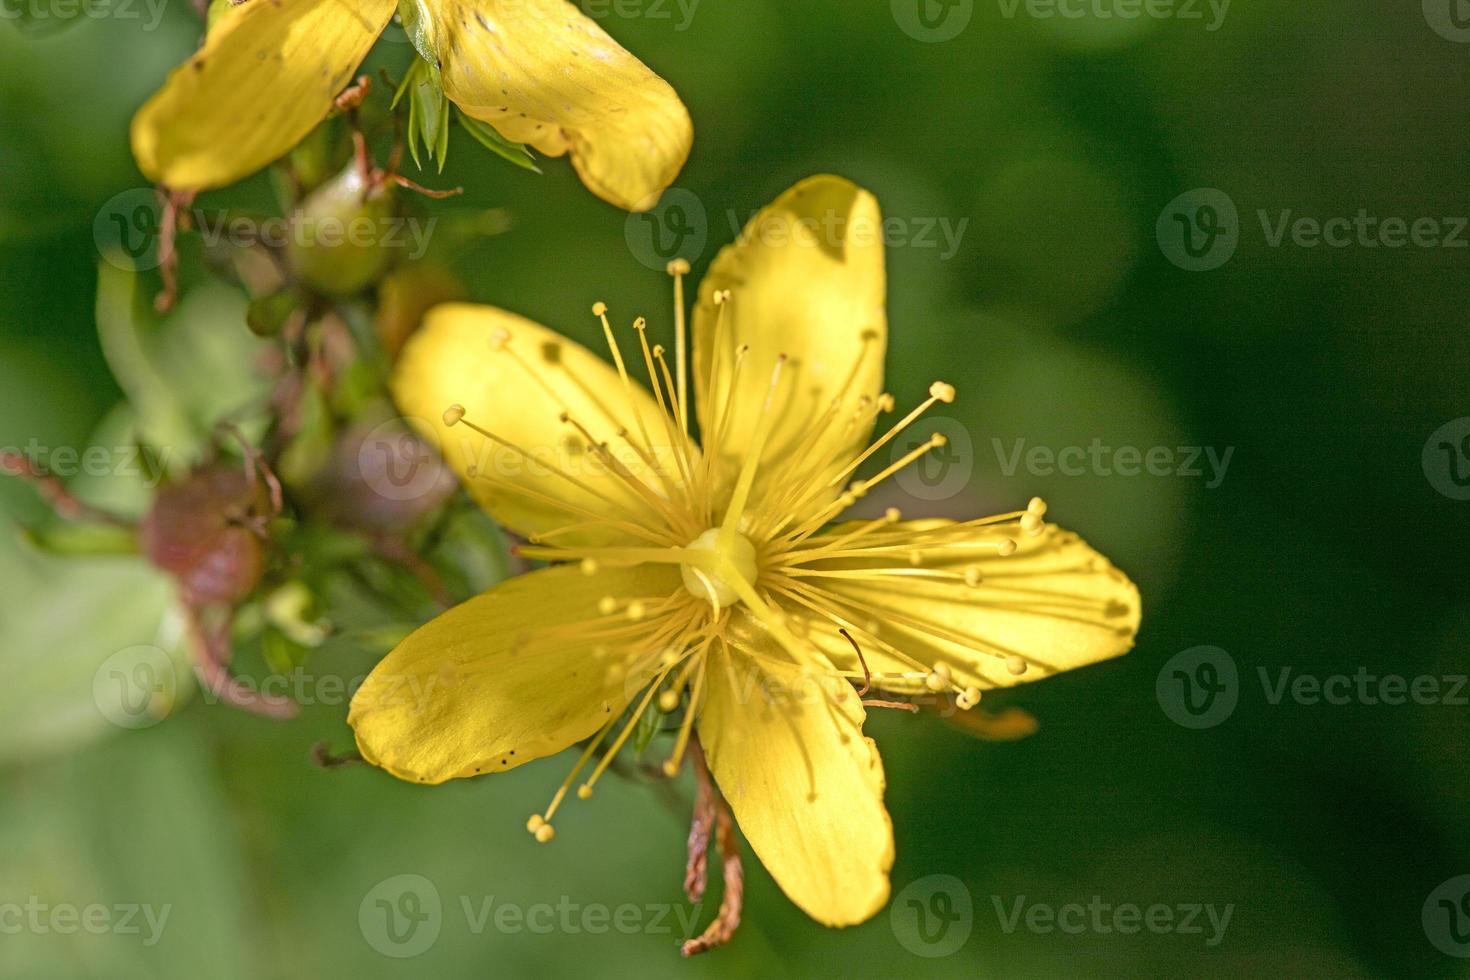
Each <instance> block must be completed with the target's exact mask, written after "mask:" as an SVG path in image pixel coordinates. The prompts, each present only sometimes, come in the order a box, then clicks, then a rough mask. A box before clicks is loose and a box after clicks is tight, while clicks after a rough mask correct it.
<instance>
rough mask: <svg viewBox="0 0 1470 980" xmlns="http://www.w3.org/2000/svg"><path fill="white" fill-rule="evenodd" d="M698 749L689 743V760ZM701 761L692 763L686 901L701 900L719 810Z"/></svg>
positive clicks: (712, 786) (712, 784) (710, 781)
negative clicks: (692, 804) (691, 817)
mask: <svg viewBox="0 0 1470 980" xmlns="http://www.w3.org/2000/svg"><path fill="white" fill-rule="evenodd" d="M697 751H698V750H697V748H696V747H695V745H694V742H693V741H692V740H691V747H690V749H689V756H690V758H691V759H692V758H694V757H695V753H696V752H697ZM703 762H704V760H703V758H702V757H701V758H700V759H699V761H698V762H696V763H695V764H694V772H695V775H696V777H697V778H696V784H697V785H696V789H695V795H694V817H693V819H692V820H691V821H690V824H689V863H688V864H687V865H686V867H685V869H684V894H685V895H688V896H689V901H691V902H698V901H699V900H700V899H702V898H704V889H705V886H706V885H707V884H708V883H709V843H710V835H711V834H713V833H714V829H715V821H716V819H717V817H718V813H717V811H718V810H719V802H718V797H717V794H718V792H719V791H718V790H716V789H715V785H714V780H712V779H710V778H709V772H708V771H707V770H706V769H705V768H704V765H703Z"/></svg>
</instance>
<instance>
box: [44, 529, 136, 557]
mask: <svg viewBox="0 0 1470 980" xmlns="http://www.w3.org/2000/svg"><path fill="white" fill-rule="evenodd" d="M21 538H22V539H23V540H24V541H25V542H26V543H27V544H28V545H30V546H31V547H33V548H35V549H36V550H38V551H41V552H44V553H46V554H48V555H58V556H62V555H77V556H84V557H92V558H97V557H101V556H103V555H136V554H137V553H138V534H137V532H136V531H134V530H133V529H132V528H129V527H119V526H118V525H116V524H61V523H58V524H52V525H48V526H47V527H28V528H22V529H21Z"/></svg>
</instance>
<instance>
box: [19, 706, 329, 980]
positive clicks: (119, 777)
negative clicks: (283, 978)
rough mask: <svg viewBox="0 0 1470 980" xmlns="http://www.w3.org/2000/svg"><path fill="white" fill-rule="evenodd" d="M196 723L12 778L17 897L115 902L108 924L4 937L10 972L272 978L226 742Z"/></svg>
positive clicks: (181, 722)
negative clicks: (231, 789)
mask: <svg viewBox="0 0 1470 980" xmlns="http://www.w3.org/2000/svg"><path fill="white" fill-rule="evenodd" d="M194 721H195V719H188V720H185V719H178V720H177V721H176V722H173V723H170V724H168V725H162V726H159V728H157V729H154V730H150V731H147V732H135V733H130V734H129V735H128V736H127V737H124V738H119V739H116V740H115V741H113V742H111V743H110V744H107V745H104V746H100V747H98V748H96V749H94V750H92V751H88V752H83V753H78V754H77V755H75V756H72V757H71V758H67V759H58V760H55V761H53V762H50V763H48V764H47V765H45V766H31V767H27V768H26V769H25V770H23V771H21V772H20V773H17V774H16V778H15V779H14V781H12V782H9V783H7V791H6V792H5V793H4V794H0V839H3V840H4V841H5V850H6V853H5V871H4V874H5V877H6V879H7V881H9V882H16V883H24V887H25V888H26V891H25V893H24V894H23V895H21V896H18V901H20V902H25V901H27V896H29V895H32V894H34V895H36V896H37V900H38V901H42V902H46V903H49V904H51V905H52V906H53V907H55V908H60V907H63V903H69V904H71V905H73V906H80V907H81V909H82V910H83V911H84V912H85V910H86V909H87V908H89V907H90V908H93V909H102V908H105V909H107V910H108V912H107V913H106V915H107V920H108V923H109V926H110V928H107V929H103V930H96V929H88V928H75V929H71V928H68V929H55V928H51V929H40V930H36V929H21V930H17V931H16V933H15V934H14V935H6V936H5V941H4V943H3V944H0V973H3V974H4V975H5V976H8V977H73V978H81V977H107V978H108V980H194V978H197V977H199V976H201V975H202V974H204V973H207V975H208V976H209V977H210V978H211V980H244V978H247V977H259V976H263V975H268V974H270V973H271V972H273V971H271V970H269V969H267V968H266V967H265V965H264V962H263V961H264V960H266V959H267V958H268V952H267V951H266V949H267V947H268V946H270V945H272V943H270V942H267V941H262V940H261V939H260V938H259V933H258V930H259V929H260V928H261V925H260V923H261V922H262V921H263V920H265V919H267V918H269V913H268V912H267V911H266V907H265V906H264V905H263V904H261V905H259V906H256V905H254V903H252V901H251V899H252V896H254V895H255V894H256V893H257V891H258V889H257V887H256V885H257V883H256V882H254V879H253V878H252V877H251V875H252V874H253V873H254V872H253V870H251V871H250V873H249V874H247V866H248V867H249V868H251V869H254V868H255V865H253V864H250V858H249V856H248V854H249V851H248V849H247V848H246V847H245V845H244V842H243V841H242V840H241V839H240V837H239V836H238V835H239V834H240V833H241V831H239V830H236V825H237V824H238V823H239V820H240V819H241V818H240V816H239V814H238V813H236V812H235V811H234V810H232V809H231V807H230V797H229V796H228V795H227V793H226V792H225V789H224V787H223V785H222V773H221V768H220V764H219V763H217V762H216V761H215V755H216V753H217V751H218V747H217V745H216V744H215V736H214V735H213V734H212V732H211V731H209V730H206V729H204V728H203V726H201V725H199V724H196V723H194ZM292 762H294V763H295V764H296V765H297V766H299V765H300V763H299V762H297V761H296V759H292ZM13 887H17V888H19V887H21V885H20V884H17V885H14V886H13ZM266 894H267V895H272V896H273V894H274V893H273V892H266ZM276 911H277V909H276V907H275V906H271V907H270V912H271V913H274V912H276ZM124 916H126V918H127V921H124ZM42 921H43V922H44V921H45V920H44V918H43V920H42ZM82 921H83V922H85V921H86V920H85V919H83V920H82ZM201 963H208V964H209V969H208V970H207V971H202V970H201V969H200V964H201Z"/></svg>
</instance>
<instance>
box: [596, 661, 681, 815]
mask: <svg viewBox="0 0 1470 980" xmlns="http://www.w3.org/2000/svg"><path fill="white" fill-rule="evenodd" d="M672 669H673V667H672V665H670V666H667V667H664V668H663V670H661V671H660V672H659V674H658V676H657V677H655V678H654V679H653V681H652V683H650V684H649V685H648V690H647V691H645V692H644V694H643V700H642V701H639V702H638V707H637V708H636V709H635V710H634V711H633V714H632V716H631V717H629V718H628V723H627V724H626V725H624V726H623V730H622V731H621V732H620V733H618V737H617V740H616V741H614V742H613V744H612V745H611V746H610V747H609V748H608V750H607V752H606V753H605V754H604V755H603V757H602V759H601V761H599V762H598V763H597V768H596V769H594V770H593V771H592V775H591V776H589V777H588V778H587V781H586V782H585V783H583V784H582V786H581V788H580V789H578V790H577V796H578V797H579V798H581V799H584V800H585V799H587V798H588V797H590V796H591V795H592V788H593V787H594V786H596V785H597V780H598V779H600V778H602V774H603V773H604V772H606V771H607V767H608V766H610V765H612V761H613V759H614V758H616V757H617V754H618V751H619V750H620V749H622V747H623V745H624V743H626V742H627V741H628V737H629V736H630V735H632V734H633V729H634V728H636V727H637V725H638V719H639V718H641V717H643V712H645V711H647V710H648V704H649V702H650V701H652V700H653V695H654V692H655V691H657V690H658V689H659V685H660V684H662V683H663V680H664V678H665V677H667V676H668V675H669V671H670V670H672Z"/></svg>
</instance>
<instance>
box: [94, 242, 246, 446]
mask: <svg viewBox="0 0 1470 980" xmlns="http://www.w3.org/2000/svg"><path fill="white" fill-rule="evenodd" d="M125 266H126V263H123V262H121V261H120V260H119V261H118V262H110V261H107V260H106V259H104V261H103V262H102V263H101V264H100V265H99V267H98V269H99V272H98V277H97V333H98V337H99V339H100V340H101V343H102V353H103V356H104V357H105V358H106V359H107V363H108V366H109V367H110V368H112V372H113V375H114V376H115V377H116V379H117V383H118V385H119V387H121V388H122V390H123V393H124V394H125V395H126V396H127V398H128V402H129V404H130V405H131V406H132V408H133V411H134V413H135V418H136V422H135V426H136V437H137V438H138V439H139V440H141V441H142V442H144V443H147V444H148V445H150V446H155V447H159V448H160V449H161V454H160V457H159V458H160V459H161V461H162V464H163V466H164V468H165V469H166V470H167V471H168V472H170V473H174V472H178V471H179V470H180V469H181V468H186V467H187V466H188V465H190V464H191V463H193V462H196V461H197V460H198V459H200V458H202V457H203V456H204V455H205V453H206V452H207V451H208V449H209V445H210V441H211V433H213V432H214V431H215V427H216V426H217V425H218V424H219V422H220V421H221V420H223V419H226V418H229V419H232V420H234V421H236V422H237V423H244V424H246V425H247V427H248V425H249V424H250V423H251V421H252V420H251V419H249V418H246V417H243V416H242V414H241V413H242V412H243V411H244V410H246V409H249V408H251V407H253V406H258V405H261V404H263V403H264V400H265V396H266V395H267V394H268V392H269V380H268V379H267V378H265V377H264V376H262V375H261V374H260V373H259V372H257V371H256V370H255V363H256V361H257V360H258V358H259V355H260V353H261V351H262V349H263V347H264V345H265V342H264V341H262V340H260V339H259V338H257V337H255V336H253V335H252V334H251V333H250V331H249V330H247V329H245V322H246V312H247V306H246V302H245V300H244V299H243V298H242V297H241V296H240V295H239V294H238V293H237V292H235V291H234V290H232V289H230V288H228V287H225V286H219V285H213V284H211V285H207V286H203V287H201V288H199V289H196V290H193V291H191V292H190V293H188V294H187V295H186V296H184V297H183V299H182V300H181V301H180V302H179V305H178V307H177V308H176V309H175V311H174V312H173V313H172V314H170V315H169V316H168V317H166V318H164V319H163V320H162V321H159V320H158V319H157V318H156V317H155V316H154V315H153V314H152V313H151V312H150V311H149V310H148V309H147V308H146V307H145V305H144V303H143V301H142V296H141V295H140V290H139V288H138V276H137V274H136V273H135V272H133V271H131V270H129V269H127V268H126V267H125Z"/></svg>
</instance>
